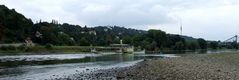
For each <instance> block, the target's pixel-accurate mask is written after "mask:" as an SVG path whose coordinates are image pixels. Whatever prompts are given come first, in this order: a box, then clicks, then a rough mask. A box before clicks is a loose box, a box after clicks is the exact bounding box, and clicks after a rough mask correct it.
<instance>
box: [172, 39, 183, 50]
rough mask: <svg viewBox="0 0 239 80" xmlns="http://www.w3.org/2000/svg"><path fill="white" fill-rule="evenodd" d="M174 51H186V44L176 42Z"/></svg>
mask: <svg viewBox="0 0 239 80" xmlns="http://www.w3.org/2000/svg"><path fill="white" fill-rule="evenodd" d="M174 50H179V51H181V50H185V44H184V43H183V42H182V41H179V42H176V44H175V46H174Z"/></svg>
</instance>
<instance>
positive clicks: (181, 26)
mask: <svg viewBox="0 0 239 80" xmlns="http://www.w3.org/2000/svg"><path fill="white" fill-rule="evenodd" d="M180 35H183V24H182V19H181V18H180Z"/></svg>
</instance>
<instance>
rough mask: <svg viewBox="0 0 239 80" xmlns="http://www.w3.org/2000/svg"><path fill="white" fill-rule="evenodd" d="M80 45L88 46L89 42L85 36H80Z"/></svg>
mask: <svg viewBox="0 0 239 80" xmlns="http://www.w3.org/2000/svg"><path fill="white" fill-rule="evenodd" d="M80 46H90V43H89V42H88V41H87V40H86V39H85V38H81V39H80Z"/></svg>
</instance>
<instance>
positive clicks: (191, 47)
mask: <svg viewBox="0 0 239 80" xmlns="http://www.w3.org/2000/svg"><path fill="white" fill-rule="evenodd" d="M198 48H199V45H198V43H197V42H190V43H189V44H188V49H189V50H196V49H198Z"/></svg>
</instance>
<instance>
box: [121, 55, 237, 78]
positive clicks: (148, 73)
mask: <svg viewBox="0 0 239 80" xmlns="http://www.w3.org/2000/svg"><path fill="white" fill-rule="evenodd" d="M238 60H239V53H221V54H189V55H182V57H178V58H164V59H158V60H145V61H143V62H141V63H139V64H138V65H137V66H134V67H132V68H129V69H125V70H121V71H119V72H118V73H116V75H117V78H118V79H135V80H141V79H149V80H156V79H157V80H195V79H200V80H210V79H212V80H237V79H239V61H238Z"/></svg>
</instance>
